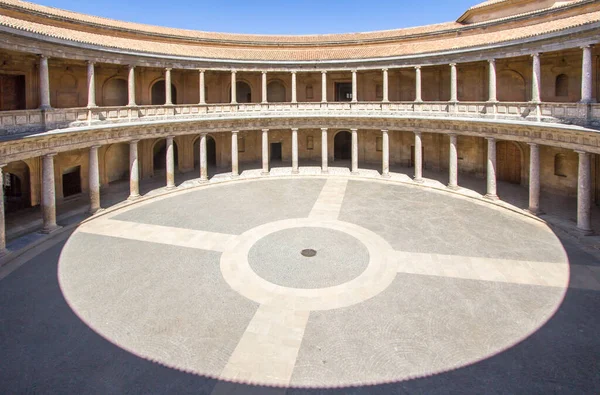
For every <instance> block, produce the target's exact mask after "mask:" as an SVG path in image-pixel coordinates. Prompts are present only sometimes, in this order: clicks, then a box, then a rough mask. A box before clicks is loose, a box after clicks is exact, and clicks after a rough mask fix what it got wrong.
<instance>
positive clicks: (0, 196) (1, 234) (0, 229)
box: [0, 164, 8, 256]
mask: <svg viewBox="0 0 600 395" xmlns="http://www.w3.org/2000/svg"><path fill="white" fill-rule="evenodd" d="M4 166H6V164H0V256H4V255H6V254H7V253H8V250H7V249H6V221H5V219H4V175H3V174H2V168H3V167H4Z"/></svg>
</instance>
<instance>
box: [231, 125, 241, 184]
mask: <svg viewBox="0 0 600 395" xmlns="http://www.w3.org/2000/svg"><path fill="white" fill-rule="evenodd" d="M239 175H240V171H239V165H238V131H237V130H234V131H232V132H231V176H232V177H239Z"/></svg>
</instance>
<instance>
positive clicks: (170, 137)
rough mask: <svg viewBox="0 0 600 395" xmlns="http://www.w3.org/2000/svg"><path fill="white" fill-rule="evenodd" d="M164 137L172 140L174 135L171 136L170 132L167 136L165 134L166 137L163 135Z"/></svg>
mask: <svg viewBox="0 0 600 395" xmlns="http://www.w3.org/2000/svg"><path fill="white" fill-rule="evenodd" d="M165 138H167V139H171V140H173V139H174V138H175V136H173V135H172V134H171V135H168V136H167V137H165Z"/></svg>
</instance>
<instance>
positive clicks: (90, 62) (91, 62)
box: [86, 60, 96, 65]
mask: <svg viewBox="0 0 600 395" xmlns="http://www.w3.org/2000/svg"><path fill="white" fill-rule="evenodd" d="M86 63H87V64H91V65H95V64H96V61H95V60H88V61H87V62H86Z"/></svg>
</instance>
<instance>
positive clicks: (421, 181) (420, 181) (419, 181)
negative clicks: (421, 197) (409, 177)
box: [413, 178, 425, 184]
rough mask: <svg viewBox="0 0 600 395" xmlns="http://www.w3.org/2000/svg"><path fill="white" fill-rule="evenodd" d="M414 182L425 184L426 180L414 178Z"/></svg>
mask: <svg viewBox="0 0 600 395" xmlns="http://www.w3.org/2000/svg"><path fill="white" fill-rule="evenodd" d="M413 181H414V182H416V183H417V184H423V183H424V182H425V180H424V179H422V178H413Z"/></svg>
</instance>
